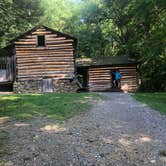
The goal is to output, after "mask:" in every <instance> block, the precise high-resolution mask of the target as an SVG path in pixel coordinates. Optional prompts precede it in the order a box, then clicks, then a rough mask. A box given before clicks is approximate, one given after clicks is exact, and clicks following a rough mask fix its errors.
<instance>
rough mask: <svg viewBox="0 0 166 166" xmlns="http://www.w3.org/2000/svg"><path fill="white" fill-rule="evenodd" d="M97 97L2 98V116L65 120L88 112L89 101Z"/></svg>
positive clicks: (90, 95) (82, 95)
mask: <svg viewBox="0 0 166 166" xmlns="http://www.w3.org/2000/svg"><path fill="white" fill-rule="evenodd" d="M92 98H97V95H94V94H93V95H92V94H89V93H86V94H83V93H82V94H81V93H68V94H65V93H61V94H29V95H28V94H27V95H2V96H0V105H1V107H0V116H8V117H11V118H19V119H27V118H31V117H33V116H35V115H36V116H38V115H40V116H45V117H48V118H54V119H55V120H59V121H62V120H65V119H67V118H70V117H71V116H73V115H75V114H76V113H79V112H82V111H85V110H88V109H89V108H90V106H91V104H90V103H89V100H90V99H92Z"/></svg>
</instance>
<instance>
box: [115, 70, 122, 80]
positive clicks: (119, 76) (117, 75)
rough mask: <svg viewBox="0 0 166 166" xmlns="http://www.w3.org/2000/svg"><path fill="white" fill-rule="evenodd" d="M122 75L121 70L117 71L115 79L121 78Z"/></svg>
mask: <svg viewBox="0 0 166 166" xmlns="http://www.w3.org/2000/svg"><path fill="white" fill-rule="evenodd" d="M121 77H122V75H121V74H120V73H119V72H115V80H120V79H121Z"/></svg>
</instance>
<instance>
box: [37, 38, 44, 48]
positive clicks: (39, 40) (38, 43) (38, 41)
mask: <svg viewBox="0 0 166 166" xmlns="http://www.w3.org/2000/svg"><path fill="white" fill-rule="evenodd" d="M37 46H38V47H42V46H45V36H38V37H37Z"/></svg>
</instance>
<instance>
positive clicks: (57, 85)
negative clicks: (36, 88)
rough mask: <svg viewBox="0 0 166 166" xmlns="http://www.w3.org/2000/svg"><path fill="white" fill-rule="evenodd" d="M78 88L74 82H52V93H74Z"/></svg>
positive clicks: (62, 80)
mask: <svg viewBox="0 0 166 166" xmlns="http://www.w3.org/2000/svg"><path fill="white" fill-rule="evenodd" d="M77 89H78V86H77V84H76V82H75V81H70V80H65V79H61V80H53V91H54V92H76V91H77Z"/></svg>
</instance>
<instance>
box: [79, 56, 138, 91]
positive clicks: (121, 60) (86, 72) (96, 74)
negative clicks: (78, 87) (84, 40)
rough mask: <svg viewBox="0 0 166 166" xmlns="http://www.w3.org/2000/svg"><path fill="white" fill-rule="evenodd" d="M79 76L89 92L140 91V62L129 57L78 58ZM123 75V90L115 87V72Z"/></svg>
mask: <svg viewBox="0 0 166 166" xmlns="http://www.w3.org/2000/svg"><path fill="white" fill-rule="evenodd" d="M76 65H77V74H78V75H79V76H81V82H82V84H83V87H84V89H86V90H88V91H125V92H135V91H137V89H138V70H137V66H138V62H137V61H136V60H135V59H131V58H129V57H127V56H119V57H105V58H102V57H100V58H78V59H77V60H76ZM116 69H118V70H119V72H120V73H121V74H122V78H121V88H120V89H118V88H114V87H113V72H114V71H115V70H116Z"/></svg>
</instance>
